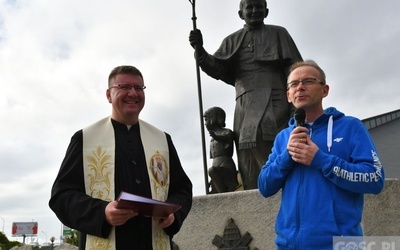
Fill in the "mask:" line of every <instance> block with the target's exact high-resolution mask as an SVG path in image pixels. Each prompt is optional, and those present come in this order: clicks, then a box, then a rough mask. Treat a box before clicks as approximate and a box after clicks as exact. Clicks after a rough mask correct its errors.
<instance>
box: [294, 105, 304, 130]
mask: <svg viewBox="0 0 400 250" xmlns="http://www.w3.org/2000/svg"><path fill="white" fill-rule="evenodd" d="M294 119H295V120H296V127H298V126H304V124H305V123H306V111H305V110H304V109H302V108H298V109H296V111H294Z"/></svg>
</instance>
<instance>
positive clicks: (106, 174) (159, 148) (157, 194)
mask: <svg viewBox="0 0 400 250" xmlns="http://www.w3.org/2000/svg"><path fill="white" fill-rule="evenodd" d="M139 126H140V136H141V139H142V143H143V148H144V153H145V157H146V163H147V171H148V176H149V179H150V187H151V193H152V198H153V199H156V200H161V201H165V200H166V199H167V197H168V188H169V150H168V143H167V140H166V136H165V134H164V132H163V131H161V130H159V129H157V128H156V127H154V126H152V125H150V124H148V123H146V122H144V121H142V120H139ZM114 164H115V135H114V127H113V125H112V123H111V119H110V117H106V118H104V119H102V120H100V121H98V122H96V123H95V124H93V125H91V126H89V127H87V128H84V129H83V169H84V178H85V190H86V194H87V195H89V196H91V197H93V198H99V199H102V200H105V201H113V200H115V187H114V180H115V178H114V177H115V176H114V172H115V165H114ZM158 221H159V220H158V219H157V218H153V219H152V239H153V249H154V250H164V249H165V250H170V243H169V236H168V235H167V234H165V232H164V230H163V229H162V228H160V227H158ZM126 247H128V246H126ZM85 249H87V250H103V249H104V250H106V249H107V250H113V249H116V245H115V227H113V228H112V230H111V233H110V235H109V236H108V238H106V239H104V238H100V237H96V236H92V235H87V237H86V247H85Z"/></svg>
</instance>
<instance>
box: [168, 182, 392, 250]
mask: <svg viewBox="0 0 400 250" xmlns="http://www.w3.org/2000/svg"><path fill="white" fill-rule="evenodd" d="M280 198H281V196H280V193H277V194H276V195H274V196H272V197H270V198H268V199H266V198H264V197H262V196H261V195H260V193H259V192H258V190H247V191H239V192H231V193H223V194H212V195H204V196H196V197H194V199H193V207H192V210H191V212H190V213H189V215H188V217H187V219H186V221H185V222H184V224H183V226H182V229H181V230H180V232H179V233H178V234H177V235H176V236H175V237H174V239H173V241H174V242H175V243H176V244H177V245H178V247H179V250H193V249H196V250H197V249H199V250H200V249H201V250H206V249H207V250H208V249H210V250H214V249H215V250H216V249H218V247H217V246H215V245H214V244H213V243H212V242H213V240H214V239H215V237H216V236H217V238H218V236H220V237H222V236H223V234H224V230H225V228H226V226H227V223H228V221H229V219H231V218H232V219H233V222H234V223H235V224H236V226H237V228H238V229H239V231H240V235H241V236H242V237H243V236H245V235H246V233H249V234H250V235H251V237H252V240H251V242H250V244H249V245H248V247H247V248H243V249H249V250H255V249H259V250H270V249H271V250H272V249H275V248H276V246H275V244H274V239H275V231H274V226H275V218H276V215H277V212H278V210H279V206H280ZM363 229H364V234H365V235H366V236H387V235H392V236H393V235H400V181H398V180H397V179H392V180H389V179H388V180H386V182H385V188H384V190H383V191H382V193H381V194H379V195H365V208H364V215H363ZM247 236H248V235H247ZM229 249H232V248H229ZM238 249H241V248H238Z"/></svg>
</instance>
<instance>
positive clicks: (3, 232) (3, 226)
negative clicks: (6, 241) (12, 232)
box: [0, 216, 5, 234]
mask: <svg viewBox="0 0 400 250" xmlns="http://www.w3.org/2000/svg"><path fill="white" fill-rule="evenodd" d="M0 218H1V219H2V220H3V231H2V232H3V234H5V233H4V218H3V217H1V216H0Z"/></svg>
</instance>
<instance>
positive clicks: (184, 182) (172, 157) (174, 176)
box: [164, 134, 193, 238]
mask: <svg viewBox="0 0 400 250" xmlns="http://www.w3.org/2000/svg"><path fill="white" fill-rule="evenodd" d="M167 141H168V147H169V161H170V185H169V191H168V198H167V202H170V203H175V204H179V205H181V206H182V208H181V209H180V210H178V211H177V212H176V213H175V214H174V215H175V221H174V223H173V224H172V225H171V226H169V227H167V228H165V229H164V231H165V232H166V233H167V234H168V235H169V236H170V237H171V238H172V236H173V235H174V234H176V233H177V232H178V231H179V229H180V228H181V226H182V223H183V221H184V220H185V218H186V216H187V215H188V213H189V211H190V209H191V207H192V195H193V194H192V183H191V181H190V179H189V178H188V176H187V175H186V173H185V172H184V170H183V168H182V165H181V162H180V160H179V157H178V153H177V152H176V149H175V146H174V144H173V143H172V140H171V137H170V136H169V135H168V134H167Z"/></svg>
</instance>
